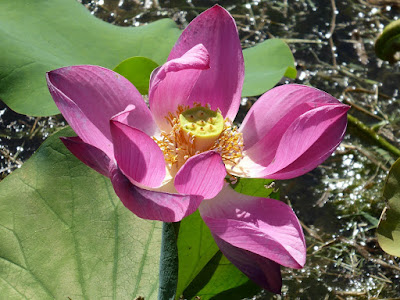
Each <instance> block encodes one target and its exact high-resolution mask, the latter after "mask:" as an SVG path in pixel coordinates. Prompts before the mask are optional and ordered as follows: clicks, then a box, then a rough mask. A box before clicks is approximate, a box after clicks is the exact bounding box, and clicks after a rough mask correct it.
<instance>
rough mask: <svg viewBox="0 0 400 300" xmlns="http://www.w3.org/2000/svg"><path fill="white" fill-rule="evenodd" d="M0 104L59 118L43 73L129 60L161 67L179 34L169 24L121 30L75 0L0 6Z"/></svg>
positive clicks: (23, 0) (110, 65) (27, 1)
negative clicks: (140, 59)
mask: <svg viewBox="0 0 400 300" xmlns="http://www.w3.org/2000/svg"><path fill="white" fill-rule="evenodd" d="M0 20H1V21H0V24H1V26H0V28H1V29H0V41H1V42H0V99H2V100H3V101H4V102H5V103H6V104H7V105H8V106H9V107H11V108H12V109H13V110H15V111H17V112H19V113H23V114H28V115H37V116H45V115H52V114H57V113H59V111H58V109H57V107H56V106H55V104H54V101H53V100H52V99H51V97H50V94H49V92H48V90H47V86H46V80H45V73H46V72H47V71H50V70H53V69H56V68H60V67H64V66H71V65H79V64H93V65H100V66H103V67H106V68H110V69H112V68H114V67H115V66H116V65H117V64H118V63H120V62H121V61H123V60H124V59H127V58H129V57H132V56H145V57H148V58H150V59H152V60H154V61H155V62H157V63H158V64H161V63H163V62H164V61H165V60H166V58H167V56H168V54H169V52H170V50H171V48H172V46H173V45H174V43H175V41H176V39H177V38H178V36H179V34H180V30H179V29H178V28H177V26H176V25H175V23H174V22H173V21H172V20H170V19H164V20H161V21H157V22H153V23H151V24H149V25H146V26H141V27H138V28H132V27H130V28H124V27H118V26H115V25H111V24H109V23H106V22H103V21H101V20H100V19H97V18H96V17H94V16H93V15H91V14H90V12H89V11H88V10H87V9H86V8H85V7H84V6H83V5H82V4H80V3H78V1H76V0H52V1H48V0H35V1H30V0H15V1H0Z"/></svg>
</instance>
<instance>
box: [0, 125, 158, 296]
mask: <svg viewBox="0 0 400 300" xmlns="http://www.w3.org/2000/svg"><path fill="white" fill-rule="evenodd" d="M63 135H66V136H71V135H73V132H72V130H70V129H64V130H61V131H59V132H58V133H56V134H55V135H53V136H51V137H50V138H49V139H48V140H46V141H45V143H44V144H43V145H42V146H41V147H40V149H39V150H38V151H37V152H36V153H35V154H34V155H33V156H32V157H31V158H30V159H29V160H28V161H27V162H26V163H25V164H24V165H23V166H22V167H21V169H19V170H16V171H14V172H13V174H11V175H9V176H8V177H6V178H5V179H4V180H3V181H2V182H1V183H0V189H1V195H0V240H1V243H0V257H1V259H0V278H1V283H0V298H1V299H42V300H45V299H73V300H78V299H104V298H112V299H136V298H137V297H139V296H140V297H144V298H145V299H157V293H158V285H159V275H158V274H159V261H160V247H161V232H162V223H161V222H156V221H146V220H142V219H140V218H138V217H136V216H135V215H134V214H133V213H132V212H130V211H129V210H128V209H126V208H125V207H124V206H123V204H122V203H121V201H120V200H119V199H118V198H117V196H116V195H115V193H114V190H113V188H112V186H111V184H110V181H109V179H108V178H105V177H104V176H101V175H99V174H98V173H96V172H94V171H93V170H92V169H90V168H88V167H87V166H86V165H84V164H83V163H81V162H80V161H78V159H76V158H75V157H74V156H73V155H72V154H71V153H70V152H69V151H68V150H67V149H66V148H65V147H64V145H63V144H62V142H61V141H60V140H59V139H58V137H59V136H63Z"/></svg>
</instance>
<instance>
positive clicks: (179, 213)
mask: <svg viewBox="0 0 400 300" xmlns="http://www.w3.org/2000/svg"><path fill="white" fill-rule="evenodd" d="M111 182H112V184H113V186H114V190H115V193H116V194H117V195H118V197H119V198H120V199H121V201H122V203H123V204H124V205H125V207H126V208H128V209H129V210H130V211H132V212H133V213H134V214H135V215H137V216H138V217H140V218H143V219H148V220H158V221H163V222H179V221H180V220H182V219H183V218H184V217H186V216H188V215H190V214H192V213H193V212H195V211H196V210H197V208H198V206H199V205H200V203H201V201H202V200H203V198H202V197H200V196H193V195H177V194H170V193H164V192H157V191H149V190H145V189H142V188H139V187H137V186H135V185H133V184H132V183H131V182H130V181H129V180H128V179H127V178H126V177H125V176H124V175H123V174H122V172H121V171H120V170H119V169H118V168H114V169H113V170H112V171H111Z"/></svg>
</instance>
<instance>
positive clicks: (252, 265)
mask: <svg viewBox="0 0 400 300" xmlns="http://www.w3.org/2000/svg"><path fill="white" fill-rule="evenodd" d="M214 239H215V242H216V243H217V245H218V247H219V249H220V250H221V252H222V253H223V254H224V255H225V256H226V258H227V259H229V261H230V262H231V263H232V264H234V265H235V266H236V267H237V268H238V269H239V270H240V271H242V272H243V273H244V274H245V275H246V276H247V277H249V278H250V279H251V280H253V281H254V282H255V283H257V284H258V285H259V286H261V287H262V288H264V289H266V290H268V291H271V292H273V293H276V294H279V293H280V292H281V288H282V277H281V268H280V265H279V264H277V263H276V262H273V261H272V260H270V259H268V258H264V257H262V256H260V255H257V254H254V253H252V252H249V251H246V250H243V249H241V248H237V247H234V246H232V245H231V244H229V243H227V242H225V241H223V240H221V239H220V238H218V237H217V236H214Z"/></svg>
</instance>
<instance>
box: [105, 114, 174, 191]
mask: <svg viewBox="0 0 400 300" xmlns="http://www.w3.org/2000/svg"><path fill="white" fill-rule="evenodd" d="M110 126H111V134H112V139H113V144H114V156H115V159H116V161H117V163H118V166H119V168H120V170H121V171H122V173H124V175H125V176H127V177H128V178H129V179H130V180H131V181H132V183H134V184H141V185H143V186H147V187H152V188H155V187H159V186H160V185H161V183H162V181H163V179H164V178H165V174H166V171H165V161H164V155H163V153H162V151H161V149H160V148H159V147H158V145H157V144H156V142H154V141H153V140H152V138H151V137H149V136H148V135H147V134H145V133H143V132H142V131H140V130H138V129H136V128H133V127H130V126H128V125H125V124H123V123H120V122H118V121H115V120H111V121H110Z"/></svg>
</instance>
